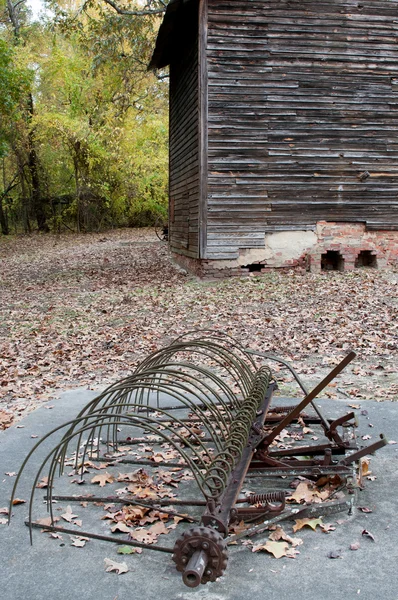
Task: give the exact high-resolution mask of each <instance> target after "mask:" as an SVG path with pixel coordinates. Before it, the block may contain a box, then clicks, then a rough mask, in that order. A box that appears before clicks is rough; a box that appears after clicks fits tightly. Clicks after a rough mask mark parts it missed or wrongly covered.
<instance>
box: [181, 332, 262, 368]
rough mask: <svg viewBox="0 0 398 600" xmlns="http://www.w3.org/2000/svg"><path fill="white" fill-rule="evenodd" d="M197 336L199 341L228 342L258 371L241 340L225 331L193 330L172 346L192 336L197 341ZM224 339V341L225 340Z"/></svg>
mask: <svg viewBox="0 0 398 600" xmlns="http://www.w3.org/2000/svg"><path fill="white" fill-rule="evenodd" d="M195 334H199V336H200V337H199V339H202V340H210V341H214V340H216V341H217V342H219V341H225V342H228V343H229V344H230V345H232V346H233V347H234V348H236V349H238V350H239V351H240V352H242V354H243V355H244V356H245V357H246V358H248V359H249V361H250V362H251V364H252V366H253V367H254V368H255V369H256V368H257V367H256V363H255V361H254V360H253V359H252V358H251V357H250V356H249V357H248V356H247V353H246V349H245V347H244V346H243V344H242V343H241V341H240V340H238V339H236V338H235V337H233V336H232V335H230V334H229V333H226V332H225V331H218V330H217V329H193V330H191V331H187V332H186V333H183V334H182V335H180V336H179V337H177V338H175V339H174V340H173V341H172V342H171V344H172V345H173V344H178V343H180V342H181V340H185V339H186V338H188V339H189V338H190V337H191V336H192V339H195V338H194V337H193V336H194V335H195ZM223 338H224V339H223Z"/></svg>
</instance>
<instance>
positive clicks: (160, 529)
mask: <svg viewBox="0 0 398 600" xmlns="http://www.w3.org/2000/svg"><path fill="white" fill-rule="evenodd" d="M149 531H150V533H154V534H155V535H161V534H167V533H170V531H169V529H167V527H166V526H165V524H164V523H163V521H158V522H157V523H155V524H154V525H152V526H151V527H150V528H149Z"/></svg>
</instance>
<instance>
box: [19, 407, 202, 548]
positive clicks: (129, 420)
mask: <svg viewBox="0 0 398 600" xmlns="http://www.w3.org/2000/svg"><path fill="white" fill-rule="evenodd" d="M95 416H98V415H95ZM105 418H109V419H111V420H114V422H115V424H119V425H122V424H123V421H127V423H126V424H131V425H132V426H134V427H137V425H138V426H140V423H139V422H138V424H137V421H139V419H138V417H131V416H129V415H121V416H119V417H117V419H118V420H116V418H115V417H114V415H106V414H103V413H102V414H100V419H101V420H102V419H105ZM120 419H122V421H121V420H120ZM80 420H83V419H82V418H81V419H80ZM65 425H69V423H66V424H65ZM93 427H94V428H96V427H97V425H96V423H94V424H87V423H86V424H85V425H84V427H83V428H81V429H79V430H78V431H77V432H75V433H72V434H71V435H70V436H69V437H68V438H67V439H66V440H64V441H63V442H62V441H61V442H60V443H58V444H57V445H56V446H55V447H54V448H53V449H52V450H51V452H49V453H48V454H47V456H46V457H45V459H44V460H43V461H42V463H41V465H40V467H39V470H38V471H37V474H36V477H35V479H34V482H33V486H32V491H31V495H30V500H29V517H28V522H29V535H30V541H31V543H32V526H31V524H32V512H33V500H34V494H35V490H36V486H37V483H38V481H39V478H40V475H41V474H42V472H43V469H44V466H45V465H46V464H47V462H48V461H49V460H50V458H51V456H52V455H54V456H53V459H52V460H51V463H50V470H49V476H48V488H47V490H48V492H47V507H48V509H49V512H50V515H51V521H52V523H54V516H53V512H52V504H53V501H52V490H53V487H54V476H55V471H56V468H57V464H58V461H59V456H58V455H57V451H58V450H59V449H60V448H61V447H62V446H64V444H67V445H69V442H70V441H71V440H72V439H73V438H74V437H75V436H76V435H77V436H80V435H81V434H82V433H84V432H85V431H88V430H90V429H92V428H93ZM60 428H61V427H57V428H56V429H54V430H53V431H51V432H50V433H48V434H47V435H46V436H45V437H44V438H42V439H41V440H40V442H39V443H37V444H36V445H35V446H34V448H33V449H32V450H31V452H29V454H28V456H27V458H26V459H25V461H24V463H23V464H22V466H21V468H20V470H19V472H18V476H17V479H16V481H15V484H14V487H13V490H12V495H11V500H10V506H11V507H12V501H13V499H14V496H15V491H16V488H17V484H18V482H19V479H20V475H21V474H22V471H23V470H24V468H25V466H26V463H27V461H28V460H29V458H30V456H31V455H32V453H33V452H34V451H35V449H36V448H37V447H38V446H39V445H40V444H42V443H43V441H44V440H45V439H47V438H48V437H49V436H50V435H52V434H53V433H55V432H56V431H58V430H59V429H60ZM145 429H150V430H152V431H156V433H157V434H158V435H159V437H162V438H164V439H165V441H167V442H168V443H170V444H171V445H172V446H173V447H174V448H175V449H176V450H177V452H178V453H179V454H180V455H181V457H182V458H183V459H184V460H185V462H186V465H188V467H189V468H190V469H191V471H192V474H193V476H194V477H195V480H196V482H197V483H198V487H199V489H200V490H201V492H202V493H203V494H204V492H203V489H202V474H201V470H200V468H199V467H201V468H202V469H203V467H204V464H203V462H202V458H201V456H200V455H199V454H198V453H197V452H196V450H195V449H193V448H192V447H191V448H190V449H191V451H192V452H193V454H194V455H195V456H196V457H197V459H198V462H199V463H202V464H201V465H200V464H198V465H197V464H196V463H194V462H193V461H192V460H191V458H190V456H189V455H188V454H187V453H186V452H185V451H184V450H183V449H182V448H181V447H180V446H178V445H177V443H176V442H174V441H173V440H171V439H170V438H169V437H168V436H167V435H166V434H164V433H163V432H162V431H160V432H158V430H157V429H156V428H155V427H153V426H152V425H151V424H150V423H145ZM173 433H174V434H175V435H176V436H177V437H178V438H179V439H180V441H182V440H183V439H184V438H182V436H180V435H179V434H177V433H175V432H173ZM10 515H11V510H10ZM10 518H11V517H10Z"/></svg>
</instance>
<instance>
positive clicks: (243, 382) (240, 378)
mask: <svg viewBox="0 0 398 600" xmlns="http://www.w3.org/2000/svg"><path fill="white" fill-rule="evenodd" d="M188 351H190V353H191V354H194V353H195V354H199V355H203V356H206V358H208V359H211V360H212V361H213V362H215V363H217V364H218V365H219V366H220V367H221V368H222V369H223V370H225V371H227V373H228V374H229V375H230V376H231V377H232V379H233V380H234V382H235V384H236V385H237V386H238V387H239V389H240V392H241V394H242V395H243V396H244V395H245V394H247V393H248V390H249V387H250V383H251V380H252V378H253V375H254V373H253V372H251V371H250V370H249V367H248V366H247V365H246V364H245V363H243V361H239V360H236V356H235V355H234V354H232V353H231V352H228V351H226V350H225V349H224V348H222V347H221V346H217V345H215V344H211V345H210V344H208V343H207V344H200V343H199V342H192V343H190V344H186V345H181V346H168V347H167V348H164V349H163V350H160V351H158V353H157V356H153V355H152V356H150V357H148V359H146V360H145V361H143V362H142V363H141V365H138V367H137V371H136V373H137V372H139V370H140V369H141V368H142V369H144V368H145V369H146V368H148V367H149V366H150V365H151V364H160V363H161V362H162V360H163V361H166V362H169V361H170V356H172V355H173V354H176V353H177V352H188ZM206 351H207V352H206ZM210 351H213V352H212V354H209V352H210ZM216 357H218V358H216ZM150 361H151V362H150Z"/></svg>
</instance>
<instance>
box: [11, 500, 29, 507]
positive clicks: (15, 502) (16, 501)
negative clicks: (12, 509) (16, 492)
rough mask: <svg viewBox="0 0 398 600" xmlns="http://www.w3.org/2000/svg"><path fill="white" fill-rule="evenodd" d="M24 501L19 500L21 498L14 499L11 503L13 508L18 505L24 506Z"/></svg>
mask: <svg viewBox="0 0 398 600" xmlns="http://www.w3.org/2000/svg"><path fill="white" fill-rule="evenodd" d="M25 503H26V500H21V498H14V500H13V501H12V505H13V506H17V505H18V504H25Z"/></svg>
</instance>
